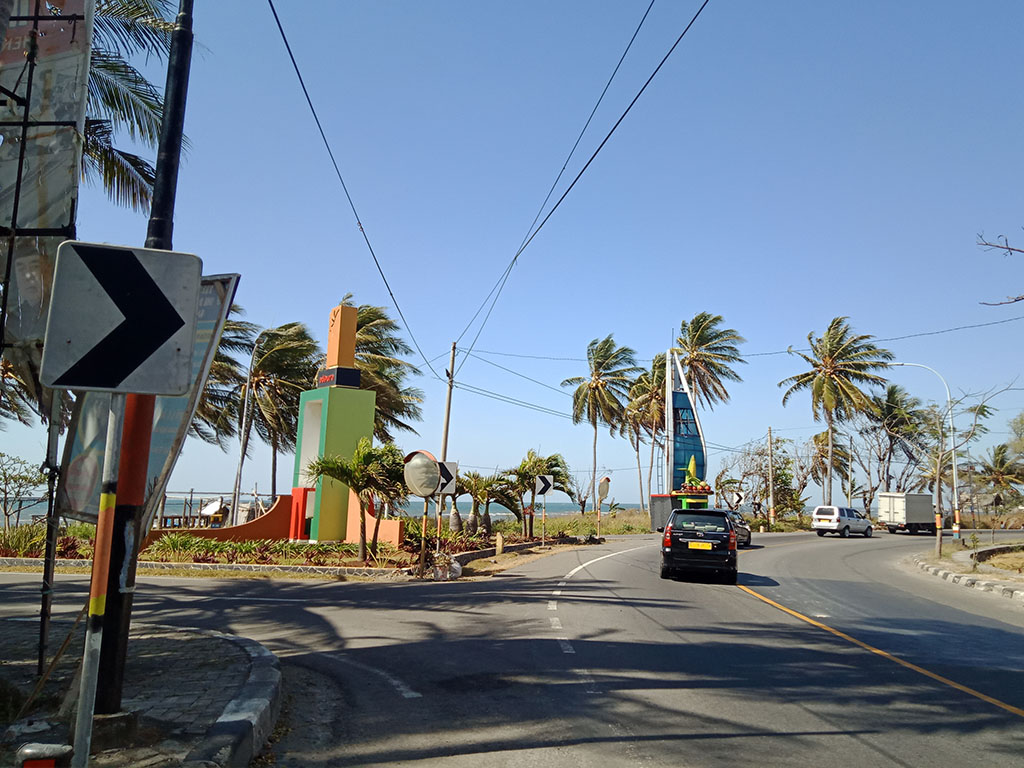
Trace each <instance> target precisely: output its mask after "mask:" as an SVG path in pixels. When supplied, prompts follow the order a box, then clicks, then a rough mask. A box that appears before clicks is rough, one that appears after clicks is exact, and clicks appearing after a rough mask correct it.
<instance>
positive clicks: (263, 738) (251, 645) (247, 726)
mask: <svg viewBox="0 0 1024 768" xmlns="http://www.w3.org/2000/svg"><path fill="white" fill-rule="evenodd" d="M148 626H153V627H158V628H160V629H177V630H180V629H181V627H173V626H169V625H166V624H151V625H148ZM189 631H190V632H198V633H200V634H204V635H210V636H211V637H219V638H222V639H224V640H227V641H229V642H232V643H234V644H235V645H238V646H240V647H241V648H242V650H244V651H245V652H246V653H247V654H248V655H249V664H250V666H249V677H248V678H247V679H246V681H245V682H244V683H243V684H242V687H241V688H240V689H239V691H238V693H237V694H236V695H235V698H234V699H232V700H231V701H230V702H228V705H227V706H226V707H225V708H224V712H223V713H222V714H221V716H220V717H219V718H217V721H216V722H215V723H214V724H213V725H212V726H210V728H209V729H208V730H207V731H206V734H205V735H204V736H203V739H202V741H200V743H199V744H198V746H196V747H195V748H193V749H192V751H191V752H189V753H188V755H187V756H186V757H185V761H184V762H183V763H182V768H245V767H246V766H248V765H249V763H250V761H251V760H252V759H253V758H254V757H256V755H258V754H259V752H260V750H261V749H262V748H263V745H264V744H266V743H267V739H268V738H269V737H270V734H271V732H272V731H273V730H274V725H275V724H276V723H277V717H278V715H279V714H280V712H281V665H280V662H278V660H277V656H275V655H274V654H273V653H271V652H270V651H268V650H267V649H266V648H264V647H263V646H262V645H260V644H259V643H257V642H256V641H255V640H250V639H249V638H246V637H239V636H238V635H230V634H227V633H225V632H215V631H213V630H209V629H194V628H190V629H189Z"/></svg>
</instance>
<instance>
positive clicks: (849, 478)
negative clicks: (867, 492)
mask: <svg viewBox="0 0 1024 768" xmlns="http://www.w3.org/2000/svg"><path fill="white" fill-rule="evenodd" d="M846 506H848V507H852V506H853V435H850V452H849V453H848V454H847V455H846ZM865 511H866V512H867V513H868V516H870V515H871V510H870V509H868V510H865Z"/></svg>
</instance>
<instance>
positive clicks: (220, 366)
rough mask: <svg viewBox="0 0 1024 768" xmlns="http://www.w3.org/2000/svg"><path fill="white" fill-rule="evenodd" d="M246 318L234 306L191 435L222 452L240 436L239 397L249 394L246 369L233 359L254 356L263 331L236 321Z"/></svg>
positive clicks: (194, 419) (240, 400) (221, 338)
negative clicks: (231, 440)
mask: <svg viewBox="0 0 1024 768" xmlns="http://www.w3.org/2000/svg"><path fill="white" fill-rule="evenodd" d="M243 314H245V310H244V309H242V308H241V307H240V306H239V305H237V304H232V305H231V308H230V309H229V310H228V319H227V320H226V321H225V323H224V331H223V333H222V334H221V337H220V342H219V343H218V345H217V352H216V354H215V356H214V358H213V363H212V364H211V366H210V375H209V376H208V377H207V379H206V383H205V384H204V385H203V391H202V394H201V395H200V397H199V403H198V405H197V406H196V414H195V416H194V417H193V419H192V423H191V424H190V425H189V431H188V433H189V435H191V436H192V437H198V438H199V439H200V440H202V441H203V442H206V443H211V444H214V445H219V446H220V448H221V450H227V446H228V441H229V440H230V439H231V438H233V437H234V436H235V435H236V434H237V431H238V430H237V424H238V421H239V416H240V414H239V412H238V409H239V408H240V407H241V404H242V399H241V398H240V397H239V394H238V393H239V392H244V390H245V380H246V374H245V368H244V367H243V365H242V364H241V363H240V362H239V361H238V360H237V359H236V358H235V357H234V356H233V355H235V354H240V353H241V354H244V355H245V356H247V357H248V356H250V355H251V354H252V351H253V343H254V342H255V340H256V334H257V332H258V331H259V326H258V325H256V324H255V323H249V322H246V321H244V320H237V319H234V317H233V316H237V315H243Z"/></svg>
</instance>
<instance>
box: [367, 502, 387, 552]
mask: <svg viewBox="0 0 1024 768" xmlns="http://www.w3.org/2000/svg"><path fill="white" fill-rule="evenodd" d="M383 511H384V510H379V509H374V515H373V540H372V541H371V542H370V553H371V554H372V555H373V556H374V557H376V556H377V535H378V534H379V533H380V518H381V515H382V513H383Z"/></svg>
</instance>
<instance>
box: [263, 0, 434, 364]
mask: <svg viewBox="0 0 1024 768" xmlns="http://www.w3.org/2000/svg"><path fill="white" fill-rule="evenodd" d="M267 3H269V4H270V12H271V13H272V14H273V15H274V22H275V23H276V24H277V29H278V31H279V32H280V33H281V40H282V41H283V42H284V47H285V50H287V51H288V58H290V59H291V62H292V68H293V69H294V70H295V75H296V76H297V77H298V78H299V85H300V86H301V87H302V93H303V95H304V96H305V97H306V103H307V104H308V105H309V111H310V112H311V113H312V114H313V121H314V122H315V123H316V127H317V130H318V131H320V138H321V139H322V140H323V142H324V147H325V148H326V149H327V155H328V156H329V157H330V158H331V164H332V165H333V166H334V172H335V173H336V174H337V176H338V181H340V182H341V188H342V190H344V192H345V199H346V200H348V205H349V208H351V209H352V215H353V216H354V217H355V220H356V226H357V227H359V232H360V234H362V236H363V241H364V242H365V243H366V247H367V249H368V250H369V251H370V256H372V257H373V263H374V264H375V265H376V266H377V272H379V273H380V279H381V280H383V281H384V287H385V288H387V291H388V295H389V296H390V297H391V302H392V303H393V304H394V305H395V309H396V310H397V311H398V316H399V317H401V318H402V322H403V323H404V324H405V330H407V331H408V332H409V338H410V339H411V340H412V343H413V346H415V347H416V351H417V352H419V354H420V357H422V358H423V362H425V363H426V364H427V368H429V369H430V372H431V373H432V374H434V377H435V378H437V379H441V377H440V376H438V375H437V371H435V370H434V367H433V366H432V365H431V364H430V360H428V359H427V356H426V355H424V354H423V350H422V349H420V345H419V342H418V341H416V335H415V334H414V333H413V332H412V326H411V325H409V321H408V320H407V319H406V317H405V314H404V313H403V312H402V308H401V306H399V304H398V299H397V298H395V294H394V291H392V290H391V284H390V283H388V279H387V277H386V276H385V275H384V269H383V268H382V267H381V265H380V261H379V260H378V259H377V254H376V253H375V252H374V250H373V245H371V244H370V238H369V236H368V235H367V234H366V230H365V229H363V223H362V220H361V219H360V218H359V212H358V211H357V210H356V204H355V203H354V202H353V200H352V195H351V194H349V191H348V185H347V184H346V183H345V179H344V177H343V176H342V175H341V168H339V167H338V161H337V160H336V159H335V157H334V152H333V151H332V150H331V143H330V142H329V141H328V140H327V134H326V133H324V128H323V125H322V124H321V123H320V117H319V115H317V112H316V107H314V106H313V100H312V99H311V98H310V96H309V90H308V89H307V88H306V81H305V80H304V79H303V77H302V72H301V70H300V69H299V64H298V62H297V61H296V60H295V55H294V54H293V53H292V47H291V45H290V44H289V42H288V36H287V35H286V34H285V31H284V27H283V26H282V25H281V19H280V18H279V17H278V15H277V9H276V8H275V7H274V0H267ZM441 380H442V381H444V379H441Z"/></svg>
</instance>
